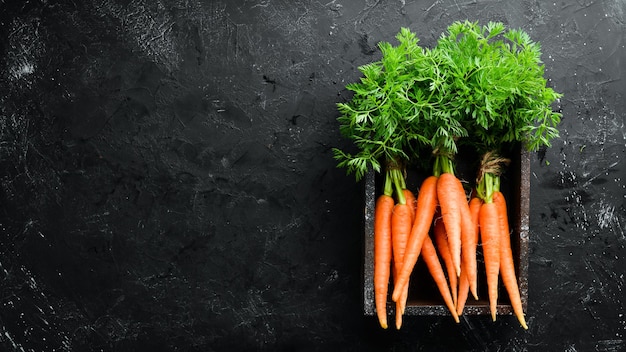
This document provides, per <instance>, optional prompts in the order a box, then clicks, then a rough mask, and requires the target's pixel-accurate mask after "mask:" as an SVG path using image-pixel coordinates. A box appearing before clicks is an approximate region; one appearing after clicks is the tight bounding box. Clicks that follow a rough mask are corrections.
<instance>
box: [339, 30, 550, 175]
mask: <svg viewBox="0 0 626 352" xmlns="http://www.w3.org/2000/svg"><path fill="white" fill-rule="evenodd" d="M396 39H397V41H398V44H397V45H396V46H394V45H392V44H390V43H387V42H381V43H380V44H379V48H380V51H381V53H382V58H381V59H380V60H379V61H376V62H372V63H370V64H367V65H363V66H361V67H359V70H360V71H361V72H362V74H363V77H362V78H361V80H360V81H359V82H357V83H351V84H348V85H347V86H346V88H347V89H348V90H350V91H352V92H353V93H354V95H353V97H352V99H351V100H350V101H347V102H344V103H339V104H337V106H338V110H339V112H340V113H341V116H340V117H339V118H338V121H339V123H340V131H341V133H342V134H343V135H344V136H346V137H347V138H349V139H351V140H352V141H353V142H354V144H355V146H356V147H357V149H358V153H356V154H354V155H352V154H349V153H346V152H343V151H341V150H339V149H335V150H334V153H335V158H336V159H337V161H338V165H339V166H340V167H347V169H348V172H349V173H355V175H356V178H357V180H358V179H360V178H361V177H362V176H363V175H364V174H365V172H366V171H367V170H368V169H373V170H375V171H378V172H380V171H381V167H382V166H381V162H382V163H387V162H388V161H395V162H406V161H409V160H411V159H412V158H414V157H415V156H416V155H417V154H418V153H419V151H420V150H421V149H424V148H429V149H431V150H434V151H437V152H438V153H442V154H443V155H450V156H453V155H454V154H456V152H457V143H458V142H459V141H461V140H462V141H463V142H464V143H468V144H470V145H472V146H474V147H476V148H477V149H478V150H480V151H481V152H486V151H497V150H498V149H499V147H500V145H501V144H503V143H508V142H520V143H522V144H524V145H525V146H526V148H527V149H529V150H531V151H532V150H537V149H538V148H540V147H542V146H550V141H551V140H552V139H554V138H556V137H558V136H559V132H558V129H557V126H558V124H559V122H560V119H561V114H560V113H557V112H554V111H552V108H551V106H552V104H553V103H554V102H555V101H556V100H558V99H559V98H560V97H561V96H562V95H561V94H560V93H557V92H555V91H554V90H553V89H552V88H549V87H547V85H546V84H547V81H546V79H545V78H544V77H543V75H544V69H545V68H544V65H543V63H542V61H541V47H540V44H539V43H536V42H533V41H532V40H531V38H530V36H529V35H528V34H527V33H526V32H524V31H523V30H521V29H510V30H506V28H505V26H504V24H502V23H499V22H489V23H487V24H486V25H484V26H480V25H479V24H478V23H477V22H469V21H465V22H454V23H452V24H451V25H450V26H449V27H448V29H447V31H446V32H445V33H443V34H442V35H441V37H440V38H439V39H438V41H437V43H436V45H435V47H434V48H432V49H428V48H423V47H420V46H419V45H418V43H419V39H418V38H417V37H416V35H415V34H414V33H412V32H411V31H410V30H409V29H407V28H401V30H400V32H399V33H398V34H397V36H396Z"/></svg>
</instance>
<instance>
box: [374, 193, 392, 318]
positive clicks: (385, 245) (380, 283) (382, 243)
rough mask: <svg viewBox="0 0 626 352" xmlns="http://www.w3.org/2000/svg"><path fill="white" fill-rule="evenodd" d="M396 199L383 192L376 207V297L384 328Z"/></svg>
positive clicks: (377, 311) (377, 308)
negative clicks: (392, 219)
mask: <svg viewBox="0 0 626 352" xmlns="http://www.w3.org/2000/svg"><path fill="white" fill-rule="evenodd" d="M393 207H394V200H393V198H392V197H391V196H389V195H385V194H382V195H380V196H379V197H378V199H377V200H376V205H375V208H374V297H375V305H376V314H377V316H378V321H379V323H380V326H382V327H383V329H386V328H387V290H388V287H389V286H388V285H389V276H390V266H391V247H392V244H391V214H392V211H393Z"/></svg>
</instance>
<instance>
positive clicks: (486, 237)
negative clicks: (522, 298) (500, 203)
mask: <svg viewBox="0 0 626 352" xmlns="http://www.w3.org/2000/svg"><path fill="white" fill-rule="evenodd" d="M479 223H480V236H481V242H482V246H483V259H484V261H485V273H486V276H487V292H488V297H489V307H490V311H491V318H492V319H493V320H494V321H495V320H496V307H497V303H498V275H499V270H500V241H499V237H500V223H499V220H498V209H497V208H496V205H495V204H494V203H493V202H491V203H488V202H485V203H483V205H482V206H481V207H480V214H479Z"/></svg>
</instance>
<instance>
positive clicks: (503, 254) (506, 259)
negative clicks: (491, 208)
mask: <svg viewBox="0 0 626 352" xmlns="http://www.w3.org/2000/svg"><path fill="white" fill-rule="evenodd" d="M493 203H494V204H495V205H496V208H497V209H498V218H499V220H500V221H499V223H500V235H501V237H500V277H501V279H502V283H503V284H504V287H505V288H506V291H507V293H508V294H509V299H510V300H511V306H512V307H513V312H514V313H515V316H516V317H517V319H518V320H519V322H520V324H521V325H522V327H523V328H524V329H528V325H526V319H524V310H523V308H522V299H521V298H520V292H519V288H518V286H517V278H516V276H515V264H514V262H513V251H512V250H511V237H510V234H509V220H508V213H507V208H506V199H505V198H504V195H502V193H501V192H499V191H496V192H494V193H493Z"/></svg>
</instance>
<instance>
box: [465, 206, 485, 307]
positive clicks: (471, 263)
mask: <svg viewBox="0 0 626 352" xmlns="http://www.w3.org/2000/svg"><path fill="white" fill-rule="evenodd" d="M482 204H483V201H482V200H481V199H480V198H478V197H472V199H471V200H470V202H469V217H470V221H471V226H472V229H471V230H469V229H466V231H471V236H470V237H469V238H466V240H465V244H464V245H463V252H462V254H463V253H465V256H464V257H466V258H465V262H466V264H465V265H466V267H467V268H466V273H465V274H466V275H467V280H468V283H469V286H470V292H472V295H473V296H474V299H478V289H477V287H478V283H477V281H478V274H477V272H478V270H477V264H476V246H477V244H478V215H479V213H480V207H481V205H482ZM463 220H464V221H463V222H464V227H463V228H465V226H469V225H468V224H466V223H467V219H466V218H464V219H463Z"/></svg>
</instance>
